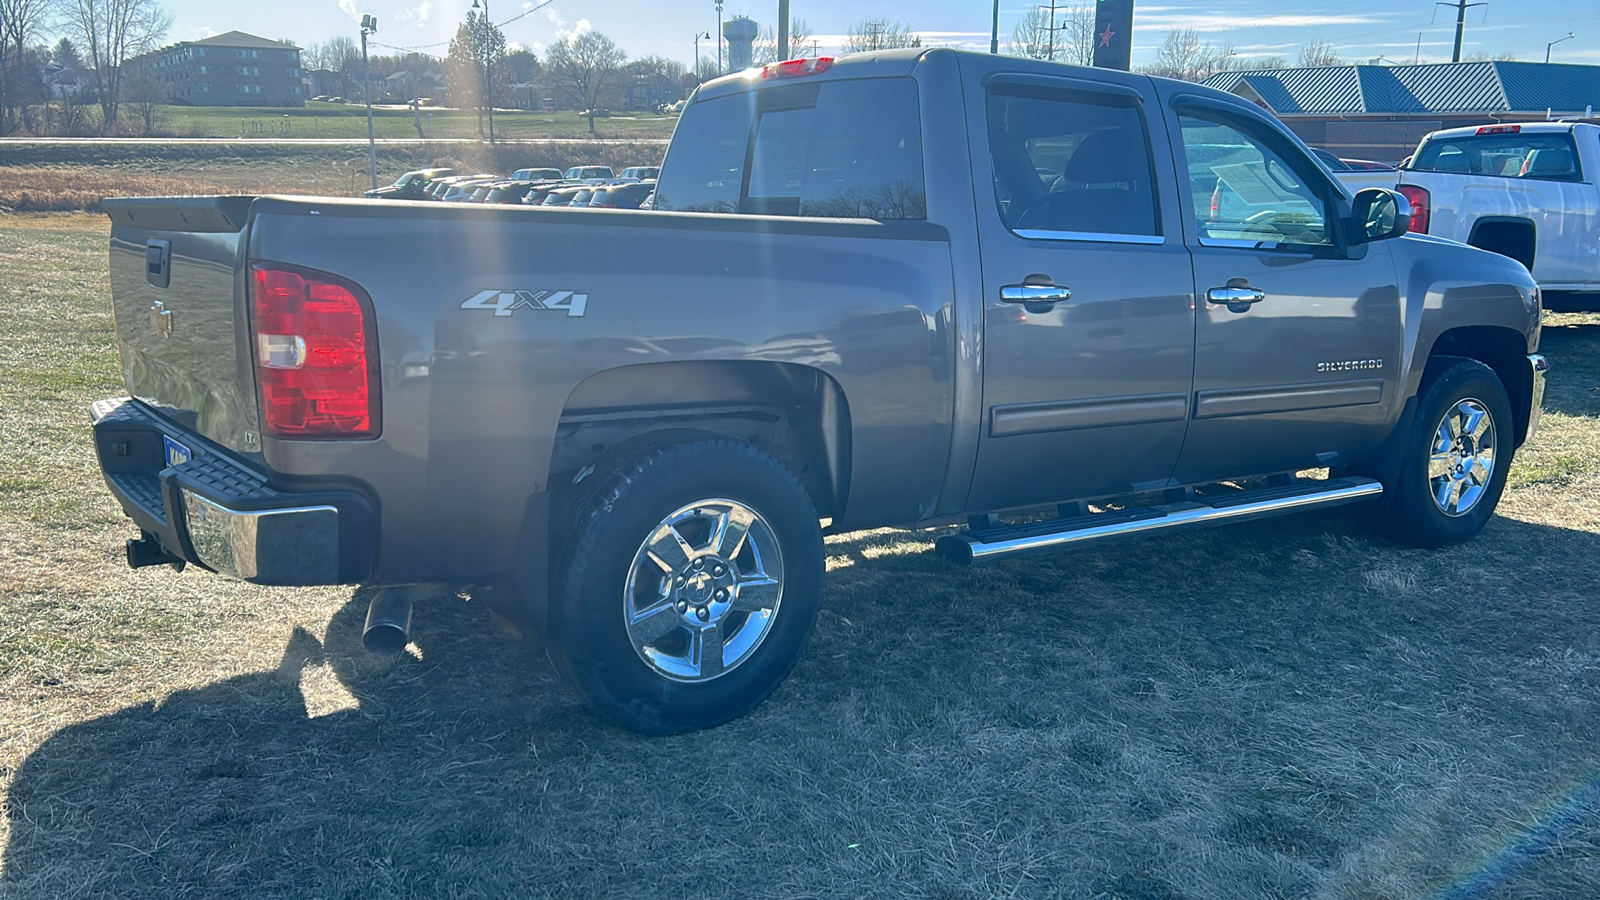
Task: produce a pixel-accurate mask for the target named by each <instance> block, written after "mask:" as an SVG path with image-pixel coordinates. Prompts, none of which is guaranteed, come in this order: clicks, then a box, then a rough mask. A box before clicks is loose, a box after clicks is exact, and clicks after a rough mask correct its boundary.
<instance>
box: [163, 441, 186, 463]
mask: <svg viewBox="0 0 1600 900" xmlns="http://www.w3.org/2000/svg"><path fill="white" fill-rule="evenodd" d="M161 444H162V446H164V447H166V448H167V465H168V466H181V465H183V464H184V463H186V462H188V461H189V457H190V456H191V454H190V453H189V448H188V447H185V446H184V445H182V444H180V443H178V442H177V441H175V440H173V439H172V438H169V437H167V436H166V435H164V434H163V435H162V436H161Z"/></svg>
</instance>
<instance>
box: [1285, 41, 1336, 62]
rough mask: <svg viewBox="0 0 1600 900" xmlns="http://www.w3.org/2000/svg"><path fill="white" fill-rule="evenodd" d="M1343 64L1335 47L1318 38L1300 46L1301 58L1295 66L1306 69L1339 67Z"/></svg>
mask: <svg viewBox="0 0 1600 900" xmlns="http://www.w3.org/2000/svg"><path fill="white" fill-rule="evenodd" d="M1341 62H1343V60H1341V59H1340V58H1339V54H1337V53H1335V52H1333V45H1332V44H1330V43H1328V42H1327V41H1325V40H1323V39H1321V38H1317V39H1316V40H1314V41H1310V42H1309V43H1306V44H1302V45H1301V46H1300V58H1299V59H1298V60H1297V61H1296V62H1295V65H1296V66H1299V67H1300V68H1302V69H1304V68H1310V67H1312V66H1337V65H1339V64H1340V63H1341Z"/></svg>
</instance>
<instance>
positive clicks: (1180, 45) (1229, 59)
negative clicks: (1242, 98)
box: [1140, 28, 1238, 81]
mask: <svg viewBox="0 0 1600 900" xmlns="http://www.w3.org/2000/svg"><path fill="white" fill-rule="evenodd" d="M1237 59H1238V54H1237V53H1236V52H1235V51H1234V49H1233V45H1232V44H1223V45H1222V46H1221V47H1220V48H1218V47H1213V46H1211V43H1210V42H1209V41H1203V40H1201V39H1200V33H1199V32H1198V31H1195V30H1194V29H1193V28H1182V29H1178V28H1174V29H1173V30H1171V31H1169V32H1167V36H1166V38H1164V39H1163V40H1162V42H1161V49H1160V50H1158V51H1156V61H1155V62H1154V63H1152V64H1150V65H1148V66H1145V67H1144V68H1143V69H1141V70H1140V71H1142V72H1144V73H1145V74H1147V75H1160V76H1161V77H1163V78H1177V79H1181V80H1183V81H1204V80H1206V79H1207V78H1210V77H1211V76H1213V75H1215V74H1217V73H1218V72H1225V71H1228V70H1230V69H1234V68H1237V67H1238V62H1237Z"/></svg>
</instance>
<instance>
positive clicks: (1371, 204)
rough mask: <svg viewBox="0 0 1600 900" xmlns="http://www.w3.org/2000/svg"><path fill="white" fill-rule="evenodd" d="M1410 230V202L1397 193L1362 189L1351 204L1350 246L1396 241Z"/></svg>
mask: <svg viewBox="0 0 1600 900" xmlns="http://www.w3.org/2000/svg"><path fill="white" fill-rule="evenodd" d="M1410 229H1411V201H1409V200H1407V199H1406V198H1405V195H1404V194H1401V193H1400V192H1398V191H1391V190H1388V189H1386V188H1363V189H1362V190H1361V191H1359V192H1357V193H1356V199H1355V200H1354V201H1353V202H1352V203H1351V204H1350V223H1349V228H1348V231H1349V235H1350V246H1352V247H1354V246H1356V245H1358V244H1369V243H1371V242H1373V241H1386V240H1388V239H1390V238H1397V237H1399V236H1400V235H1402V234H1405V233H1406V232H1407V231H1409V230H1410Z"/></svg>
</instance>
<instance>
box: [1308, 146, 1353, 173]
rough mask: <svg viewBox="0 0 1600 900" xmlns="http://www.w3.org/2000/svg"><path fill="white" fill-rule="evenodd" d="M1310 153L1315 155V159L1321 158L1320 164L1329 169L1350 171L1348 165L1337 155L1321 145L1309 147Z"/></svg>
mask: <svg viewBox="0 0 1600 900" xmlns="http://www.w3.org/2000/svg"><path fill="white" fill-rule="evenodd" d="M1311 155H1312V156H1315V157H1316V158H1317V159H1320V160H1322V164H1323V165H1325V166H1327V167H1328V168H1329V169H1332V170H1333V171H1335V172H1348V171H1350V167H1349V166H1348V165H1346V164H1345V161H1344V160H1342V159H1340V158H1339V157H1337V156H1334V155H1333V154H1332V153H1329V152H1328V151H1326V150H1324V149H1322V148H1321V147H1312V148H1311Z"/></svg>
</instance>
